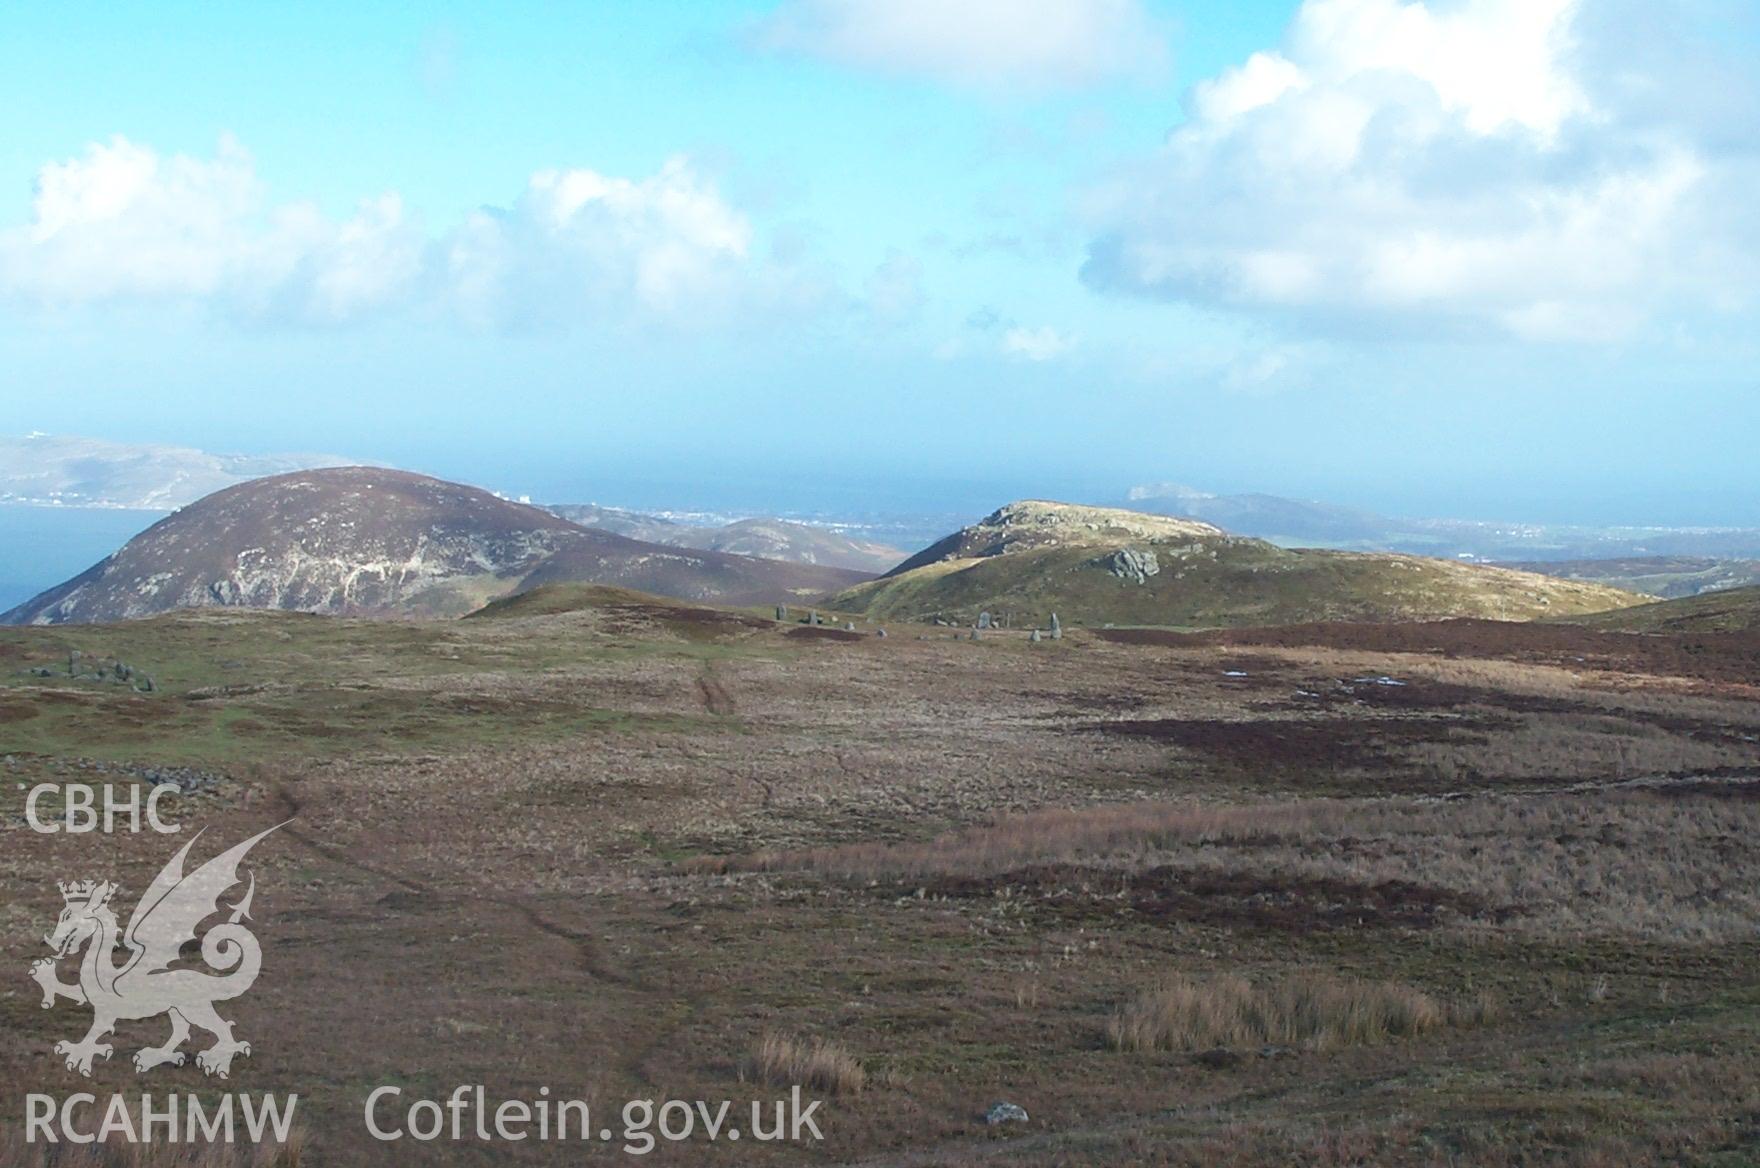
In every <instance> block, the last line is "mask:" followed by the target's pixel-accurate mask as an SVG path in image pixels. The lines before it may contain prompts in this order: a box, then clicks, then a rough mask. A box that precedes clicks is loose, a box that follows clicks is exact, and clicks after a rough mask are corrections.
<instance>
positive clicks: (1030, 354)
mask: <svg viewBox="0 0 1760 1168" xmlns="http://www.w3.org/2000/svg"><path fill="white" fill-rule="evenodd" d="M1757 61H1760V17H1757V16H1756V15H1755V13H1754V12H1753V11H1752V9H1751V8H1750V7H1748V6H1745V5H1740V4H1735V3H1723V2H1720V0H1683V2H1680V3H1675V4H1661V5H1659V4H1653V3H1645V4H1635V3H1632V4H1626V3H1606V2H1597V0H1582V2H1581V3H1571V2H1569V0H1521V2H1519V3H1518V2H1516V0H1436V2H1434V3H1431V4H1428V5H1424V4H1416V3H1401V2H1400V0H1309V2H1308V3H1306V4H1303V5H1297V4H1293V3H1260V4H1230V5H1196V4H1178V3H1141V2H1138V0H965V2H964V3H955V2H953V0H935V2H931V0H889V2H888V3H880V2H879V0H765V2H762V3H757V2H754V3H726V4H711V3H705V2H701V0H699V2H696V3H647V4H640V5H624V4H618V5H612V4H557V5H553V6H543V5H521V4H511V5H499V6H488V5H483V6H465V5H433V6H422V5H383V6H360V5H304V6H299V7H298V8H297V10H296V9H295V8H294V7H293V6H280V7H272V6H261V5H251V6H231V7H217V6H211V5H194V4H189V5H176V4H154V5H136V6H128V5H111V6H104V7H103V8H101V9H100V8H94V7H90V6H61V7H59V8H57V7H56V6H31V7H29V8H26V9H23V10H20V11H19V12H16V13H13V14H11V15H9V18H8V31H7V36H6V38H5V40H4V41H0V65H3V66H4V67H3V68H0V104H3V105H4V108H6V109H7V110H8V118H7V123H8V132H7V134H5V135H4V136H0V361H3V365H0V368H3V370H4V374H3V377H0V395H4V396H3V401H0V404H3V405H4V407H5V410H6V414H7V416H8V417H9V418H10V419H11V420H12V421H11V425H12V427H13V428H15V429H18V430H29V429H41V430H46V431H51V432H66V433H83V434H94V435H99V436H103V437H108V438H114V439H120V440H131V441H132V440H140V441H146V440H151V441H167V442H179V443H186V444H190V445H198V446H203V447H207V448H212V449H226V450H245V451H273V450H289V449H307V450H325V451H336V452H340V453H346V454H351V455H358V456H359V457H362V458H367V459H377V460H383V461H389V462H394V463H397V464H399V465H405V466H409V467H412V468H415V469H422V470H427V471H430V472H432V473H437V474H442V475H446V476H450V477H457V478H462V479H466V480H469V481H474V482H479V483H483V484H485V485H490V486H494V487H497V488H499V489H503V490H506V491H510V492H515V493H530V494H533V495H534V496H537V497H542V498H550V499H570V498H580V499H584V498H593V499H599V500H604V501H623V502H631V503H640V504H646V505H653V504H664V503H678V504H701V503H711V504H712V503H717V502H725V503H731V504H733V505H744V506H753V507H775V508H784V507H787V508H810V507H813V506H814V505H815V504H819V503H822V504H823V505H825V506H831V507H838V508H849V507H854V506H861V505H867V506H871V507H874V508H877V509H883V508H887V507H889V506H900V507H924V508H927V507H933V506H935V505H936V504H937V503H941V502H945V503H946V504H947V505H948V506H949V507H952V508H954V509H960V508H973V507H984V506H987V505H992V504H994V503H999V502H1002V501H1004V500H1005V499H1006V498H1008V497H1013V496H1017V495H1023V494H1035V495H1053V496H1060V495H1061V496H1069V497H1083V498H1092V499H1104V498H1107V497H1110V496H1117V495H1120V494H1122V492H1123V490H1124V489H1125V488H1126V487H1128V486H1129V485H1130V484H1131V483H1134V482H1139V481H1144V480H1161V479H1171V480H1177V481H1183V482H1188V483H1191V484H1194V485H1198V486H1202V487H1207V488H1211V489H1218V490H1252V489H1257V490H1266V491H1273V492H1277V493H1284V494H1294V495H1301V496H1308V497H1326V498H1333V499H1338V500H1341V501H1346V502H1354V503H1358V504H1362V505H1367V506H1372V507H1376V508H1379V509H1382V510H1386V511H1396V512H1407V513H1437V514H1472V515H1486V516H1507V517H1516V518H1531V519H1535V520H1580V521H1598V522H1610V521H1618V520H1630V521H1633V522H1673V523H1687V522H1707V523H1713V522H1728V523H1734V522H1760V492H1757V491H1756V490H1755V487H1756V486H1757V485H1760V484H1757V483H1756V475H1755V471H1754V459H1753V453H1752V450H1753V446H1754V439H1755V437H1756V436H1757V435H1760V395H1757V393H1756V388H1757V387H1756V384H1755V381H1756V377H1755V373H1754V370H1755V368H1756V360H1755V359H1756V356H1760V353H1757V349H1760V345H1757V344H1756V341H1755V339H1754V338H1755V336H1756V332H1755V329H1754V325H1755V324H1756V311H1755V296H1756V292H1757V291H1760V224H1757V222H1756V216H1755V212H1754V211H1753V210H1752V208H1751V206H1750V203H1751V200H1750V199H1749V198H1748V196H1747V195H1746V192H1747V191H1749V190H1752V189H1753V188H1754V186H1755V185H1756V180H1757V179H1760V164H1757V161H1756V160H1757V157H1760V88H1757V83H1756V81H1755V77H1756V75H1757V71H1756V69H1755V68H1754V66H1755V64H1756V62H1757Z"/></svg>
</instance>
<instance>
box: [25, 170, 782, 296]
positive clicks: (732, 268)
mask: <svg viewBox="0 0 1760 1168" xmlns="http://www.w3.org/2000/svg"><path fill="white" fill-rule="evenodd" d="M752 235H753V230H752V226H751V224H750V223H749V221H748V220H747V219H746V217H745V216H744V215H742V214H741V213H740V212H739V211H738V210H736V209H735V208H734V207H732V206H731V205H730V204H728V203H727V202H726V201H725V200H724V199H723V198H722V197H721V195H720V194H719V192H718V191H717V190H716V189H715V187H714V185H713V184H712V183H710V182H709V181H708V180H706V179H705V178H704V177H703V176H702V175H700V174H699V173H697V172H696V171H695V170H694V169H693V168H692V166H691V164H690V163H689V162H688V161H687V160H685V159H683V158H674V159H672V160H670V161H668V162H666V163H665V164H664V165H663V166H662V167H661V168H660V169H659V170H658V171H657V172H656V173H654V174H652V175H649V176H647V177H645V178H639V179H629V178H620V177H615V176H608V175H603V174H600V173H598V172H596V171H592V170H585V169H561V170H545V171H540V172H538V173H537V174H534V175H532V176H531V177H530V179H529V180H528V182H527V184H526V187H525V190H524V191H523V192H522V193H521V194H520V195H519V197H518V198H516V199H515V200H514V201H513V202H512V203H511V204H510V205H508V206H506V207H499V208H485V209H482V210H479V211H477V212H475V213H473V214H472V215H470V216H469V217H467V219H466V220H465V221H464V222H463V223H461V224H459V225H458V226H456V227H454V228H451V229H449V230H446V231H444V232H442V233H440V234H439V235H430V234H429V233H427V232H426V231H424V230H423V229H422V228H421V226H420V225H419V224H417V223H415V222H413V221H412V219H411V217H410V216H409V214H408V213H407V212H406V210H405V208H404V204H403V201H402V199H401V198H400V197H399V196H398V195H396V194H394V193H393V194H384V195H381V196H378V197H376V198H371V199H367V200H364V201H363V202H362V203H361V204H360V205H359V207H358V208H357V210H356V211H355V212H354V214H353V215H351V216H349V217H347V218H345V219H340V220H338V219H335V218H332V217H328V216H326V215H325V214H324V213H323V212H322V211H321V210H320V209H319V208H318V207H316V206H315V205H312V204H310V203H289V204H283V205H272V204H271V203H270V202H269V200H268V197H267V193H266V191H265V190H264V188H263V184H262V182H261V181H260V180H259V179H258V177H257V174H256V169H255V166H254V164H253V163H252V161H251V158H250V155H249V154H248V153H246V152H245V151H244V150H243V149H242V148H241V147H240V146H238V144H237V143H235V142H232V141H231V140H230V139H227V140H223V141H222V142H221V144H220V147H219V149H218V151H217V152H216V154H215V156H214V157H213V158H210V159H202V158H192V157H189V156H185V155H171V156H163V155H160V154H159V153H157V152H155V151H154V150H152V149H150V148H148V147H145V146H140V145H137V144H135V143H133V142H130V141H128V140H126V139H123V138H116V139H113V140H112V141H110V142H108V143H98V144H94V145H92V146H90V147H88V148H87V149H86V151H85V153H84V154H82V155H80V156H78V157H75V158H72V159H69V160H66V161H62V162H53V163H50V164H48V165H47V166H44V167H43V168H42V169H41V171H40V172H39V174H38V177H37V184H36V197H35V200H34V202H33V205H32V215H31V220H30V222H29V223H27V224H24V225H22V226H18V227H15V228H11V229H7V230H3V231H0V296H4V297H5V298H6V299H9V300H11V301H12V302H13V303H15V304H20V303H22V304H35V305H41V306H47V307H71V306H79V305H88V304H103V303H113V302H118V301H139V302H165V301H187V302H196V303H205V304H208V305H211V306H213V307H215V308H216V309H218V310H220V311H223V312H227V313H231V314H239V315H244V316H248V317H254V318H262V319H276V320H283V319H293V320H301V321H308V322H340V321H348V320H354V319H358V318H360V317H361V316H363V315H365V314H369V313H372V312H375V311H381V310H393V309H412V308H413V309H420V310H445V309H448V308H450V309H454V310H457V311H459V312H461V313H462V314H463V315H464V316H465V317H466V318H467V319H469V320H471V321H473V322H476V323H495V324H506V323H515V322H519V321H524V320H528V319H533V318H540V319H546V320H555V319H562V320H567V319H570V318H573V319H588V318H591V319H603V318H605V317H606V316H607V315H611V314H616V315H618V316H631V315H644V316H649V317H652V316H668V315H671V316H679V315H688V314H690V313H693V312H697V311H700V310H702V309H703V308H704V306H705V305H706V304H708V303H710V302H712V301H716V300H717V299H728V298H732V299H738V298H739V294H740V293H743V292H746V291H749V288H746V287H744V286H743V285H742V281H744V280H745V279H746V278H747V268H748V259H749V252H750V250H751V244H752Z"/></svg>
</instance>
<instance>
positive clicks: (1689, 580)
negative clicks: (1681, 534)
mask: <svg viewBox="0 0 1760 1168" xmlns="http://www.w3.org/2000/svg"><path fill="white" fill-rule="evenodd" d="M1504 567H1508V568H1516V569H1518V570H1520V571H1524V572H1539V573H1540V574H1541V575H1544V576H1557V577H1559V578H1560V579H1564V580H1585V581H1589V582H1591V583H1595V584H1607V585H1610V586H1611V587H1614V588H1624V589H1625V590H1627V591H1628V592H1642V593H1644V594H1645V595H1646V596H1659V597H1662V598H1663V599H1665V600H1673V599H1674V598H1676V597H1679V596H1697V595H1699V594H1700V593H1701V592H1716V591H1719V590H1722V589H1726V588H1745V587H1747V586H1749V585H1751V584H1760V560H1721V559H1716V558H1714V557H1711V556H1626V557H1623V558H1619V559H1607V560H1559V561H1551V562H1548V561H1535V562H1530V563H1510V564H1505V565H1504Z"/></svg>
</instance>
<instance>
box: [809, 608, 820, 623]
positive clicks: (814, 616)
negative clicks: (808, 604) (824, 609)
mask: <svg viewBox="0 0 1760 1168" xmlns="http://www.w3.org/2000/svg"><path fill="white" fill-rule="evenodd" d="M807 623H808V624H810V625H816V624H818V623H819V610H818V609H816V608H810V609H808V610H807Z"/></svg>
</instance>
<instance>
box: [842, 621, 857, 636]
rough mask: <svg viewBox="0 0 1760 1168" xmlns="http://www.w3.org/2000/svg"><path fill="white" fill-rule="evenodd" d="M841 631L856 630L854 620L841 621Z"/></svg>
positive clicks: (851, 631)
mask: <svg viewBox="0 0 1760 1168" xmlns="http://www.w3.org/2000/svg"><path fill="white" fill-rule="evenodd" d="M843 631H844V632H846V633H853V632H855V631H856V622H855V621H844V622H843Z"/></svg>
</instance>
